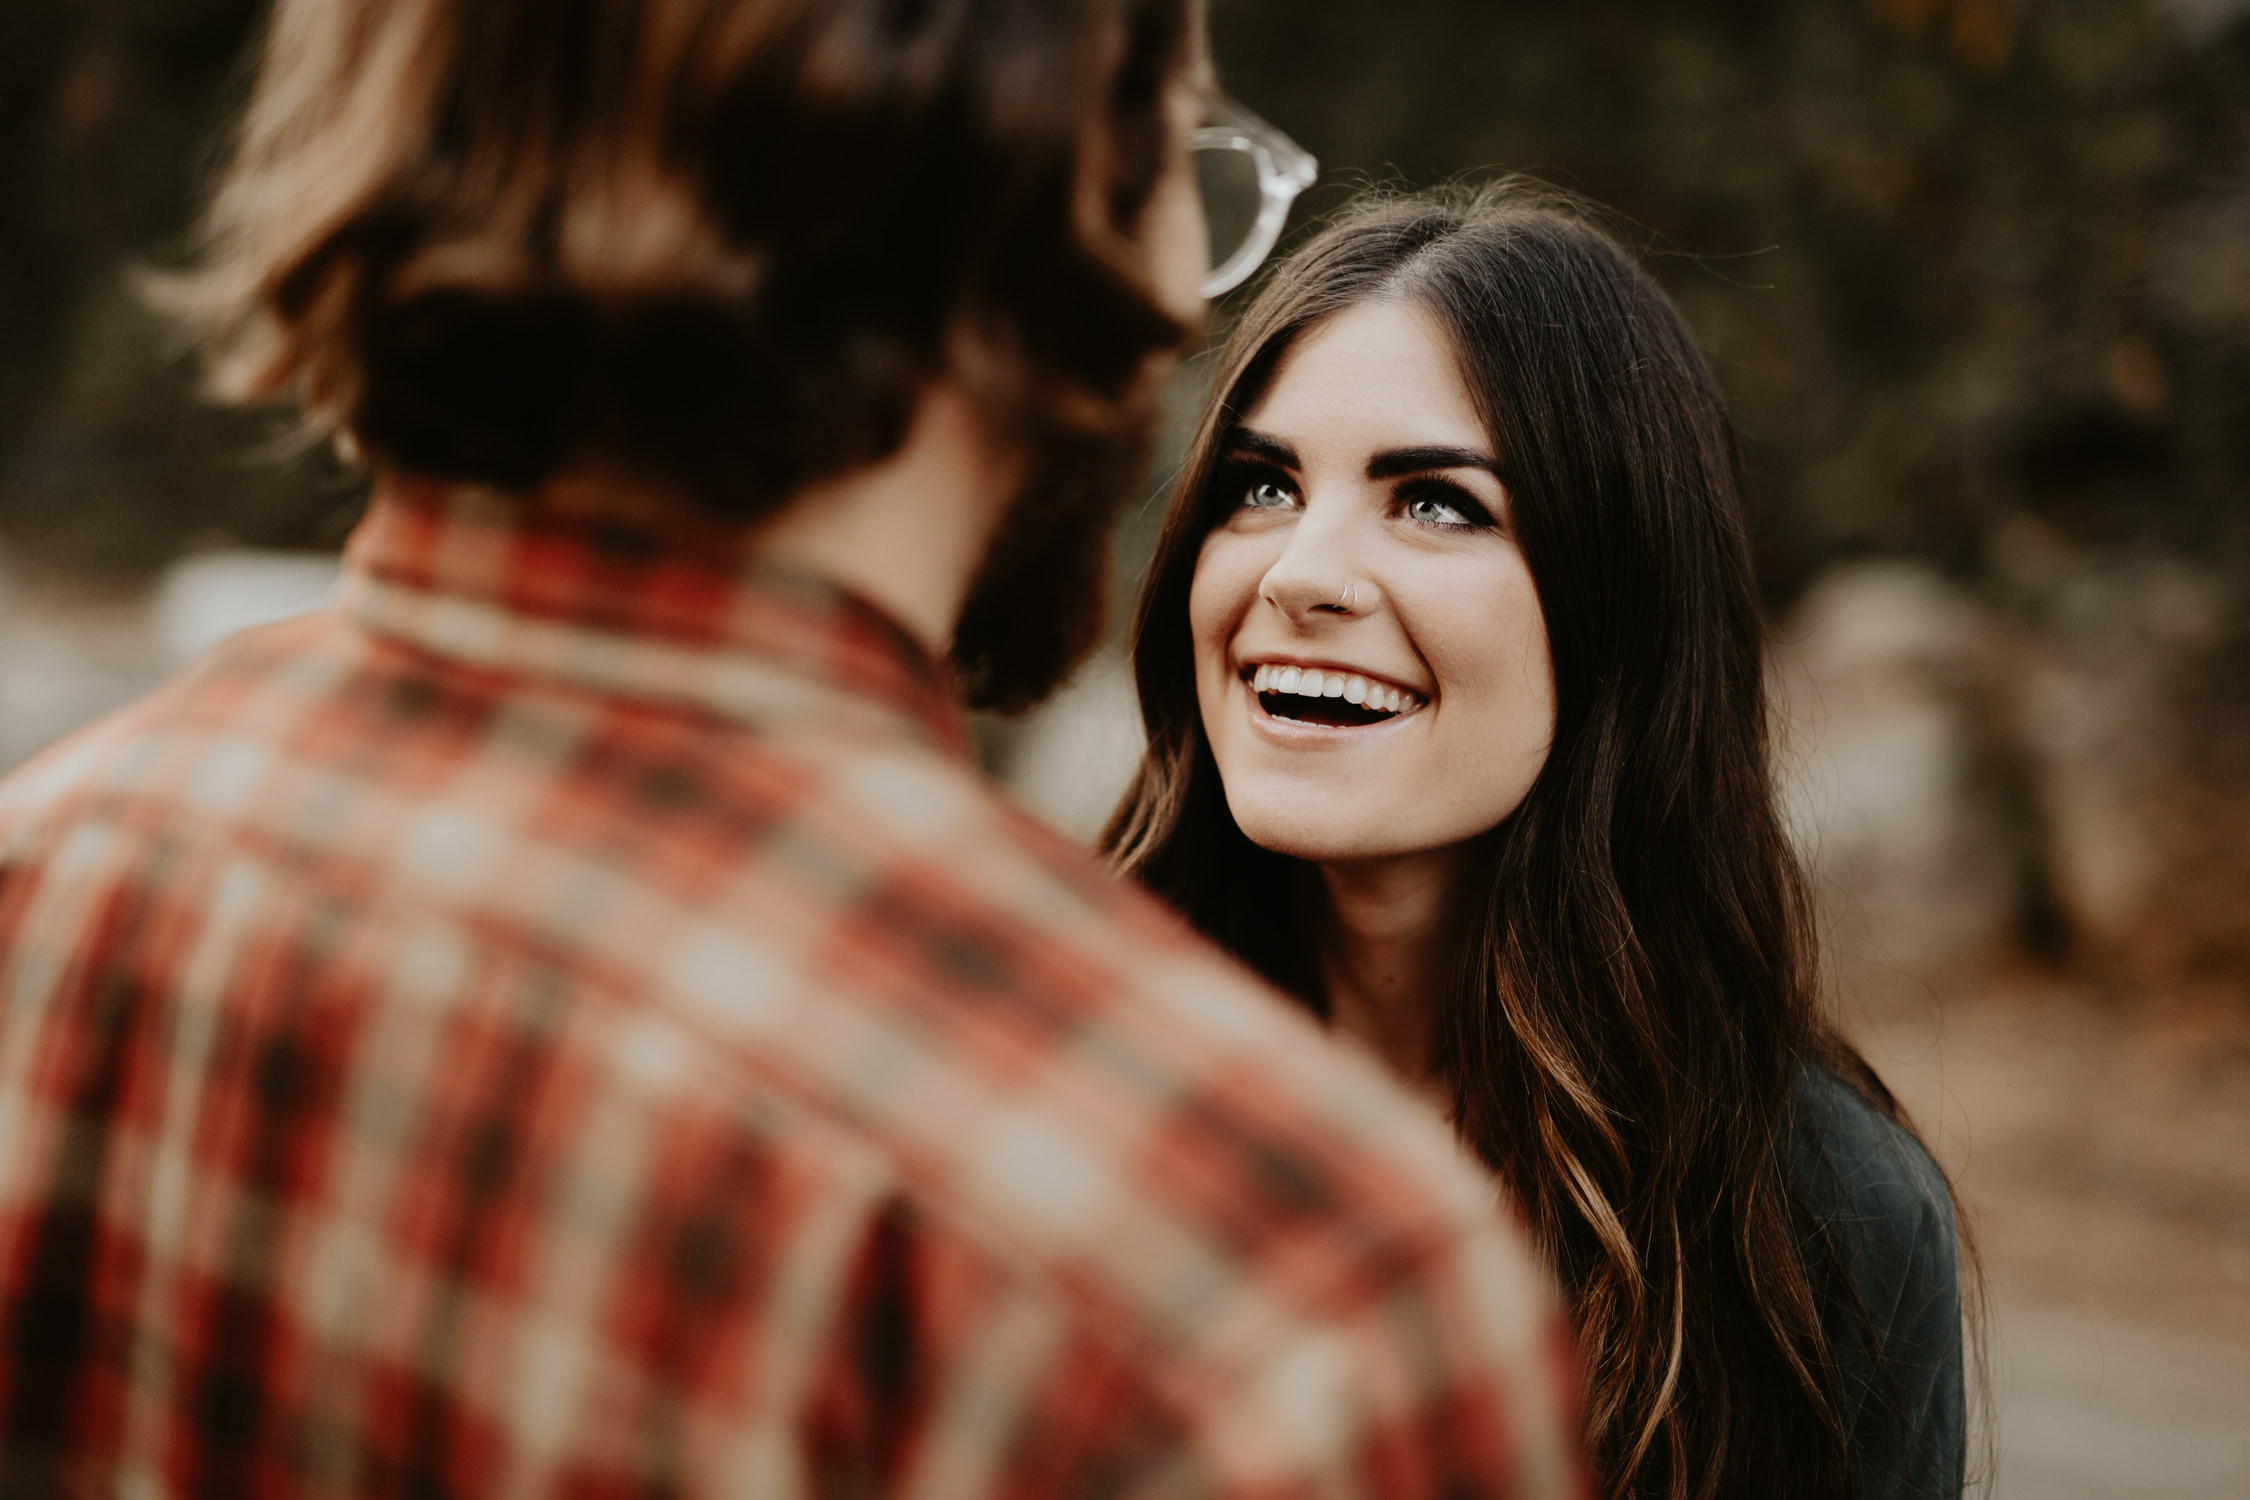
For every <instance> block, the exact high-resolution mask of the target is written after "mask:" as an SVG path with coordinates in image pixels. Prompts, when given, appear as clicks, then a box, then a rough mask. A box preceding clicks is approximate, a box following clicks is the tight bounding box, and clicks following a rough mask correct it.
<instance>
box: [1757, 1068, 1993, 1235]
mask: <svg viewBox="0 0 2250 1500" xmlns="http://www.w3.org/2000/svg"><path fill="white" fill-rule="evenodd" d="M1790 1102H1791V1106H1792V1107H1791V1111H1790V1133H1789V1156H1790V1176H1791V1179H1792V1184H1793V1186H1794V1187H1795V1188H1796V1190H1797V1196H1798V1200H1799V1201H1800V1202H1801V1203H1802V1204H1803V1205H1804V1207H1805V1208H1806V1210H1807V1211H1808V1212H1809V1213H1811V1214H1812V1215H1813V1217H1814V1218H1816V1219H1818V1220H1819V1221H1820V1222H1821V1224H1822V1225H1823V1226H1824V1227H1826V1228H1828V1229H1830V1230H1831V1231H1836V1232H1841V1233H1844V1234H1846V1235H1853V1234H1854V1232H1855V1230H1857V1231H1859V1232H1869V1233H1880V1234H1881V1235H1882V1237H1884V1238H1890V1239H1898V1240H1902V1241H1927V1240H1930V1239H1937V1240H1941V1241H1942V1242H1943V1243H1944V1245H1945V1247H1946V1250H1947V1258H1948V1259H1950V1258H1951V1252H1952V1246H1953V1240H1954V1228H1953V1193H1952V1189H1951V1188H1949V1187H1948V1186H1947V1185H1946V1180H1945V1174H1944V1173H1943V1172H1942V1171H1940V1170H1939V1169H1938V1165H1937V1163H1936V1162H1935V1161H1933V1160H1931V1159H1930V1153H1929V1152H1928V1150H1926V1149H1925V1148H1924V1147H1923V1145H1922V1143H1921V1142H1920V1141H1919V1140H1917V1139H1915V1137H1914V1134H1913V1132H1911V1131H1909V1130H1908V1129H1907V1128H1906V1127H1905V1126H1903V1125H1901V1124H1899V1122H1898V1121H1896V1120H1894V1119H1892V1118H1891V1117H1890V1116H1889V1115H1888V1114H1886V1113H1884V1112H1883V1111H1882V1110H1881V1109H1878V1108H1877V1107H1876V1106H1875V1104H1874V1103H1873V1102H1872V1101H1870V1100H1869V1099H1868V1098H1867V1096H1866V1095H1864V1094H1862V1093H1861V1092H1860V1091H1859V1090H1858V1089H1855V1088H1853V1087H1852V1086H1851V1085H1850V1084H1849V1083H1847V1082H1845V1081H1844V1080H1843V1079H1842V1078H1839V1077H1838V1076H1836V1074H1835V1073H1833V1072H1831V1071H1830V1070H1829V1069H1827V1068H1824V1067H1821V1066H1820V1065H1818V1064H1816V1063H1806V1064H1803V1065H1802V1066H1800V1067H1799V1068H1798V1070H1797V1078H1796V1084H1795V1087H1794V1088H1793V1089H1792V1090H1791V1101H1790ZM1902 1248H1903V1245H1902Z"/></svg>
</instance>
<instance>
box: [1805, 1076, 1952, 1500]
mask: <svg viewBox="0 0 2250 1500" xmlns="http://www.w3.org/2000/svg"><path fill="white" fill-rule="evenodd" d="M1794 1103H1795V1114H1794V1119H1793V1121H1792V1126H1791V1130H1790V1138H1789V1154H1790V1172H1791V1181H1792V1185H1793V1186H1794V1187H1795V1189H1796V1192H1797V1197H1798V1201H1799V1203H1800V1204H1801V1205H1802V1207H1803V1208H1804V1210H1805V1211H1806V1213H1807V1214H1808V1215H1809V1217H1810V1218H1811V1219H1812V1221H1813V1222H1814V1223H1815V1224H1817V1225H1818V1226H1819V1227H1820V1229H1821V1230H1822V1231H1824V1232H1825V1234H1826V1237H1827V1240H1828V1243H1829V1244H1830V1245H1831V1246H1832V1247H1833V1248H1834V1250H1835V1252H1836V1255H1837V1257H1838V1258H1839V1259H1840V1261H1841V1270H1842V1273H1843V1276H1844V1277H1846V1278H1848V1280H1849V1285H1848V1286H1845V1285H1842V1284H1840V1282H1839V1278H1838V1277H1837V1276H1836V1275H1835V1274H1832V1273H1831V1274H1827V1275H1817V1274H1816V1276H1815V1277H1814V1289H1815V1292H1816V1294H1817V1295H1818V1296H1819V1297H1820V1300H1821V1322H1822V1326H1823V1327H1824V1328H1825V1329H1826V1330H1827V1333H1828V1341H1829V1345H1830V1348H1831V1349H1832V1350H1833V1352H1834V1354H1835V1356H1836V1361H1837V1364H1838V1366H1839V1367H1840V1373H1841V1374H1842V1377H1843V1395H1844V1425H1845V1431H1846V1433H1847V1435H1848V1437H1849V1440H1850V1443H1851V1449H1852V1453H1853V1457H1854V1460H1855V1463H1856V1466H1857V1469H1858V1474H1859V1495H1860V1500H1928V1497H1939V1496H1942V1497H1944V1500H1954V1497H1956V1496H1958V1495H1959V1494H1960V1493H1961V1485H1962V1476H1963V1471H1964V1464H1965V1462H1966V1455H1967V1447H1968V1444H1967V1427H1968V1424H1967V1410H1966V1402H1965V1398H1964V1394H1963V1386H1962V1364H1961V1274H1960V1242H1959V1239H1958V1238H1957V1236H1956V1234H1955V1230H1954V1221H1953V1197H1952V1194H1951V1193H1950V1192H1949V1191H1948V1190H1947V1188H1946V1183H1945V1177H1944V1175H1943V1174H1942V1173H1940V1172H1939V1171H1938V1168H1937V1164H1936V1163H1934V1162H1932V1161H1931V1160H1930V1157H1929V1153H1928V1152H1926V1151H1924V1150H1923V1149H1922V1147H1921V1146H1920V1144H1918V1143H1917V1142H1916V1141H1915V1139H1914V1138H1913V1137H1912V1136H1910V1135H1908V1134H1907V1133H1906V1132H1905V1131H1904V1130H1902V1129H1900V1128H1899V1127H1898V1126H1897V1125H1896V1124H1894V1123H1893V1122H1892V1121H1890V1120H1888V1119H1886V1118H1885V1117H1884V1116H1883V1115H1882V1114H1881V1113H1880V1112H1879V1111H1878V1110H1876V1109H1875V1108H1874V1106H1872V1105H1870V1104H1869V1103H1868V1102H1867V1101H1866V1100H1865V1099H1864V1098H1862V1097H1861V1096H1860V1095H1859V1093H1858V1092H1857V1091H1855V1090H1854V1089H1852V1088H1851V1087H1850V1086H1849V1085H1848V1084H1846V1083H1845V1082H1844V1081H1843V1080H1842V1079H1840V1078H1838V1077H1836V1076H1835V1075H1834V1074H1833V1073H1830V1072H1828V1071H1827V1070H1826V1069H1824V1068H1814V1067H1807V1068H1805V1069H1804V1070H1803V1071H1802V1072H1800V1073H1799V1074H1798V1077H1797V1087H1796V1093H1795V1099H1794ZM1813 1262H1814V1264H1815V1266H1816V1267H1817V1266H1818V1265H1819V1264H1820V1256H1819V1255H1817V1254H1816V1255H1815V1256H1814V1257H1813ZM1870 1328H1872V1332H1873V1334H1874V1339H1875V1346H1874V1347H1872V1348H1871V1347H1870V1342H1869V1338H1868V1334H1869V1331H1870Z"/></svg>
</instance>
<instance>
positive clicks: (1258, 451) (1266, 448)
mask: <svg viewBox="0 0 2250 1500" xmlns="http://www.w3.org/2000/svg"><path fill="white" fill-rule="evenodd" d="M1224 446H1225V447H1226V448H1228V449H1229V450H1230V451H1235V452H1241V453H1248V454H1252V455H1254V456H1255V457H1258V458H1262V459H1264V460H1266V462H1268V463H1271V464H1278V465H1279V466H1280V467H1282V468H1284V469H1292V470H1293V469H1296V468H1297V467H1298V463H1297V450H1296V449H1294V448H1292V447H1290V446H1289V445H1288V444H1287V443H1285V442H1283V441H1282V440H1281V439H1280V438H1277V437H1273V436H1271V435H1269V434H1267V433H1263V432H1260V431H1258V430H1257V429H1256V428H1254V427H1235V428H1232V429H1230V430H1229V431H1228V433H1227V436H1226V442H1225V444H1224Z"/></svg>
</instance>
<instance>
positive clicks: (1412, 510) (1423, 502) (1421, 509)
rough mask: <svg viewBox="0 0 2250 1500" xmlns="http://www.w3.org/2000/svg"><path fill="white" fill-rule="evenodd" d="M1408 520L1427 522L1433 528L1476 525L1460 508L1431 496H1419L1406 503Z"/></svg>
mask: <svg viewBox="0 0 2250 1500" xmlns="http://www.w3.org/2000/svg"><path fill="white" fill-rule="evenodd" d="M1406 518H1407V519H1408V520H1410V521H1426V522H1428V523H1429V524H1430V525H1432V526H1471V525H1474V524H1475V523H1474V522H1473V521H1471V520H1470V519H1469V517H1468V515H1467V514H1466V513H1465V512H1463V511H1462V510H1461V509H1460V507H1458V506H1455V505H1449V504H1447V503H1446V502H1445V501H1443V500H1439V499H1435V498H1433V497H1432V496H1429V495H1417V496H1415V497H1414V498H1413V499H1411V500H1409V501H1407V502H1406Z"/></svg>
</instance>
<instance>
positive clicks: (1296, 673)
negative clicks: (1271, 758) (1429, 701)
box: [1250, 662, 1422, 714]
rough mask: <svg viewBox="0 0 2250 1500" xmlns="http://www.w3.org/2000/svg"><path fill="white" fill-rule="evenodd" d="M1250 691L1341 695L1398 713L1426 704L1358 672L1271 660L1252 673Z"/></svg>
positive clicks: (1299, 694)
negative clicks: (1281, 663)
mask: <svg viewBox="0 0 2250 1500" xmlns="http://www.w3.org/2000/svg"><path fill="white" fill-rule="evenodd" d="M1250 690H1251V691H1252V692H1256V693H1295V694H1297V696H1299V697H1301V698H1341V699H1343V700H1344V701H1345V702H1346V703H1359V704H1364V705H1365V706H1366V707H1368V708H1377V709H1381V710H1383V711H1384V712H1386V713H1394V714H1396V713H1404V712H1405V711H1406V710H1408V709H1410V708H1419V707H1421V706H1422V700H1421V698H1420V697H1418V696H1416V695H1415V694H1413V693H1411V692H1408V691H1407V690H1406V689H1405V688H1402V687H1393V686H1392V685H1391V684H1390V683H1387V682H1377V681H1374V680H1372V679H1369V678H1366V677H1362V676H1360V675H1359V674H1358V673H1357V672H1339V671H1337V670H1335V669H1334V668H1326V669H1323V668H1320V667H1283V666H1276V665H1274V664H1273V663H1271V662H1268V663H1267V664H1265V665H1264V666H1261V667H1258V668H1255V669H1254V670H1253V671H1252V672H1251V674H1250Z"/></svg>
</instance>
